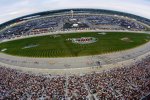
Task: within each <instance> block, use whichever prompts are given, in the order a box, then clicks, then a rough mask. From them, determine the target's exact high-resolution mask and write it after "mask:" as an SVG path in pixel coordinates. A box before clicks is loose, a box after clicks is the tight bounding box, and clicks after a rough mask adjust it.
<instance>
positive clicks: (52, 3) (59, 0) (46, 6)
mask: <svg viewBox="0 0 150 100" xmlns="http://www.w3.org/2000/svg"><path fill="white" fill-rule="evenodd" d="M62 8H101V9H110V10H117V11H123V12H128V13H132V14H137V15H140V16H143V17H146V18H149V19H150V13H149V9H150V1H149V0H107V1H106V0H0V9H2V10H1V12H0V23H3V22H6V21H8V20H11V19H14V18H17V17H20V16H24V15H27V14H31V13H36V12H41V11H47V10H52V9H62Z"/></svg>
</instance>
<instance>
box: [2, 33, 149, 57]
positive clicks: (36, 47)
mask: <svg viewBox="0 0 150 100" xmlns="http://www.w3.org/2000/svg"><path fill="white" fill-rule="evenodd" d="M99 33H100V32H99ZM81 37H94V38H96V39H97V41H96V42H94V43H91V44H76V43H72V41H71V40H67V39H68V38H81ZM148 41H150V35H149V34H144V33H125V32H107V33H106V34H98V32H86V33H70V34H61V35H60V34H59V35H48V36H39V37H32V38H26V39H21V40H14V41H9V42H5V43H1V44H0V52H3V53H7V54H11V55H17V56H28V57H72V56H85V55H96V54H103V53H109V52H115V51H120V50H125V49H130V48H134V47H137V46H139V45H142V44H144V43H146V42H148Z"/></svg>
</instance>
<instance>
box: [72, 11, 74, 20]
mask: <svg viewBox="0 0 150 100" xmlns="http://www.w3.org/2000/svg"><path fill="white" fill-rule="evenodd" d="M73 14H74V12H73V10H71V17H72V18H73Z"/></svg>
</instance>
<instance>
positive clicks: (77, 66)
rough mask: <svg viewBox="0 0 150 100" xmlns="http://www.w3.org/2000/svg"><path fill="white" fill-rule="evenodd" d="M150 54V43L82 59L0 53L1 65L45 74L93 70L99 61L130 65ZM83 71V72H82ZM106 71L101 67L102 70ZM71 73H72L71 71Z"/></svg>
mask: <svg viewBox="0 0 150 100" xmlns="http://www.w3.org/2000/svg"><path fill="white" fill-rule="evenodd" d="M149 52H150V42H148V43H146V44H144V45H141V46H139V47H137V48H133V49H129V50H124V51H120V52H114V53H107V54H102V55H95V56H82V57H67V58H30V57H17V56H11V55H7V54H3V53H0V61H1V64H6V65H7V66H13V68H17V69H20V68H21V69H22V68H23V70H24V71H32V72H34V71H35V70H36V69H37V70H36V71H37V72H44V73H57V74H59V73H60V72H68V71H69V70H73V71H71V72H74V70H76V71H75V72H78V71H79V72H80V71H85V70H86V71H87V70H91V68H97V67H99V65H97V63H96V62H97V61H100V62H101V66H107V65H110V66H109V67H106V68H113V65H116V64H118V63H120V64H121V62H124V63H125V64H129V63H127V62H130V61H131V62H135V60H136V59H137V58H138V57H140V56H142V55H145V54H149ZM81 69H82V70H81ZM103 69H105V68H104V67H102V68H101V67H100V70H103ZM69 72H70V71H69Z"/></svg>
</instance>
